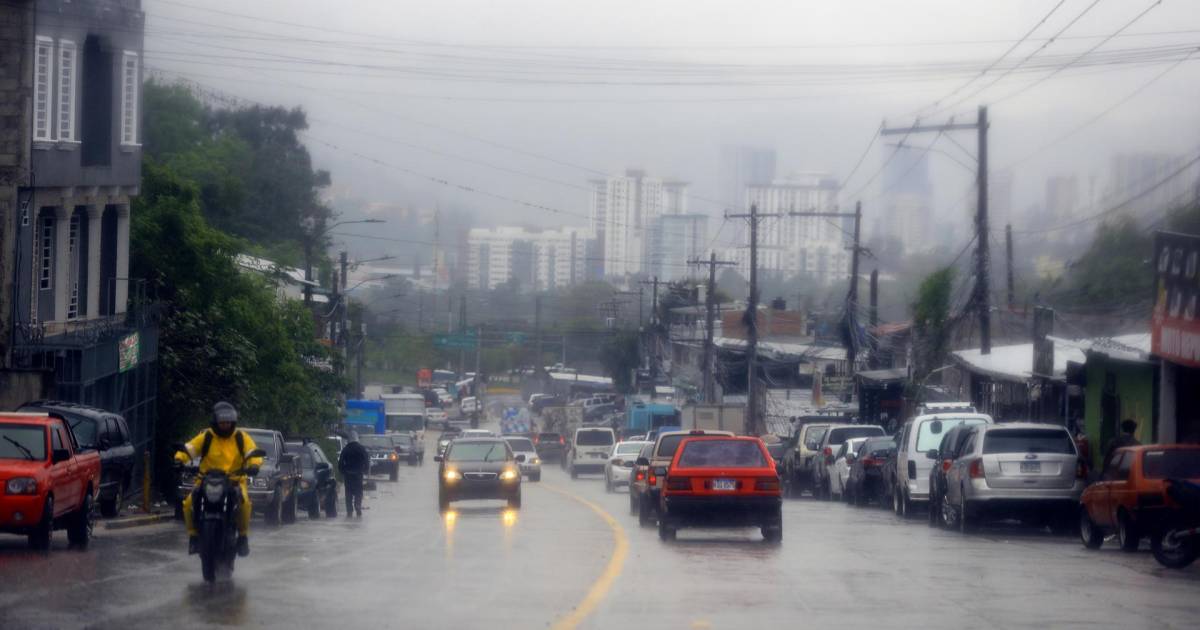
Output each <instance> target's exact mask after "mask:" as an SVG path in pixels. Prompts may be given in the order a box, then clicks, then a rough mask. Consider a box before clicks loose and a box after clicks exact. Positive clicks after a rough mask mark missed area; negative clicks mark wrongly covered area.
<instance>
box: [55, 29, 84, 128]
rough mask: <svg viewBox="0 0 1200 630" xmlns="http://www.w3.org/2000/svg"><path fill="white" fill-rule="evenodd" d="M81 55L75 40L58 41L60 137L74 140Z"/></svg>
mask: <svg viewBox="0 0 1200 630" xmlns="http://www.w3.org/2000/svg"><path fill="white" fill-rule="evenodd" d="M78 60H79V56H78V54H76V52H75V42H72V41H69V40H65V39H63V40H59V42H58V139H59V140H64V141H67V142H74V141H75V139H76V134H75V82H76V78H75V77H76V76H77V75H78V72H77V71H76V69H75V68H76V65H77V63H78Z"/></svg>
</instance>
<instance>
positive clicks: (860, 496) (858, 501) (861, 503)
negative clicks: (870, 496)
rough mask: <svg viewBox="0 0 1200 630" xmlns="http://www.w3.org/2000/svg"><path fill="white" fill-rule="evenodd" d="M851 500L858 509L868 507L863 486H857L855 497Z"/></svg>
mask: <svg viewBox="0 0 1200 630" xmlns="http://www.w3.org/2000/svg"><path fill="white" fill-rule="evenodd" d="M851 498H852V499H853V502H854V505H856V506H858V507H866V506H867V495H866V493H865V492H863V487H862V486H861V485H859V486H855V488H854V495H853V496H852V497H851Z"/></svg>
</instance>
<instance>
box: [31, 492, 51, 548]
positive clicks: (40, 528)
mask: <svg viewBox="0 0 1200 630" xmlns="http://www.w3.org/2000/svg"><path fill="white" fill-rule="evenodd" d="M53 537H54V497H52V496H47V497H46V503H45V505H43V506H42V520H41V521H40V522H38V524H37V526H35V527H34V528H33V531H31V532H29V547H30V548H31V549H33V550H35V551H49V550H50V540H51V539H52V538H53Z"/></svg>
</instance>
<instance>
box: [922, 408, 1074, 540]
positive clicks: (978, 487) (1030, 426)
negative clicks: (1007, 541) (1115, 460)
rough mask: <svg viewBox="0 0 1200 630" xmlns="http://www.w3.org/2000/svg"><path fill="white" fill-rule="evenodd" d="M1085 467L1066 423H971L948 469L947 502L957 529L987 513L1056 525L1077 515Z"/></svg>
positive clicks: (988, 516) (1070, 521)
mask: <svg viewBox="0 0 1200 630" xmlns="http://www.w3.org/2000/svg"><path fill="white" fill-rule="evenodd" d="M1086 478H1087V470H1086V467H1085V466H1083V463H1082V462H1081V461H1080V460H1079V454H1078V453H1077V452H1076V450H1075V440H1074V439H1072V436H1071V433H1070V432H1069V431H1067V430H1066V428H1064V427H1062V426H1059V425H1055V424H1041V423H1032V422H1009V423H1005V424H998V425H995V424H984V425H979V426H976V427H972V428H971V434H970V435H969V436H968V437H967V438H966V443H965V444H964V445H963V448H962V451H961V453H960V454H959V457H958V459H956V460H954V463H953V464H952V465H951V466H950V470H949V471H947V472H946V496H945V498H944V501H945V505H946V506H948V507H949V508H950V509H949V510H948V512H949V513H950V514H953V518H954V523H955V524H957V525H958V528H959V530H960V531H963V532H966V531H969V530H971V529H972V528H974V527H975V526H976V524H978V523H979V522H980V521H983V520H986V519H991V518H1020V519H1021V520H1023V521H1032V522H1036V523H1038V524H1047V521H1049V523H1048V524H1050V525H1052V526H1054V527H1055V528H1056V529H1066V528H1069V527H1070V526H1071V525H1072V524H1073V523H1074V522H1075V520H1076V515H1077V513H1078V509H1079V496H1080V495H1081V494H1082V493H1083V487H1084V485H1085V483H1086Z"/></svg>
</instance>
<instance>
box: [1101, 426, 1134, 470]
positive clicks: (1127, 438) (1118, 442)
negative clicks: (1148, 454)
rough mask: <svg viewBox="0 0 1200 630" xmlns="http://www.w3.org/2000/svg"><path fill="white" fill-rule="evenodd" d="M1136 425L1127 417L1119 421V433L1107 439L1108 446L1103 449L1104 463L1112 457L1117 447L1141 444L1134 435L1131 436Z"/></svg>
mask: <svg viewBox="0 0 1200 630" xmlns="http://www.w3.org/2000/svg"><path fill="white" fill-rule="evenodd" d="M1137 426H1138V425H1137V423H1136V422H1134V421H1133V420H1131V419H1129V418H1126V419H1125V420H1122V421H1121V435H1118V436H1117V437H1115V438H1113V439H1111V440H1109V441H1108V446H1107V447H1106V448H1105V449H1104V463H1105V464H1107V463H1108V460H1109V459H1110V458H1112V454H1113V452H1115V451H1116V450H1117V449H1119V448H1124V447H1126V446H1140V445H1141V442H1139V441H1138V439H1137V438H1136V437H1133V434H1134V433H1136V432H1137Z"/></svg>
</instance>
